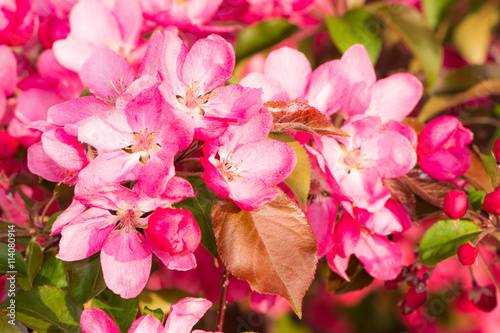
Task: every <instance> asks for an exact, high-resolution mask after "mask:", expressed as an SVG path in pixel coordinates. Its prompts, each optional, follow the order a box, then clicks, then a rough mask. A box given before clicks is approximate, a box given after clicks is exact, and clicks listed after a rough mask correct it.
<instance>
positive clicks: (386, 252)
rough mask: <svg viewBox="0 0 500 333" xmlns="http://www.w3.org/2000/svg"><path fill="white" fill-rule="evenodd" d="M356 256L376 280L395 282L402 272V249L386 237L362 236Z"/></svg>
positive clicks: (375, 235)
mask: <svg viewBox="0 0 500 333" xmlns="http://www.w3.org/2000/svg"><path fill="white" fill-rule="evenodd" d="M354 254H355V255H356V257H358V259H359V260H360V261H361V262H362V263H363V264H364V265H365V269H366V271H367V272H368V274H370V275H371V276H373V277H374V278H376V279H381V280H393V279H395V278H396V277H397V276H398V274H399V272H401V258H402V254H401V249H400V248H399V246H398V245H397V244H396V243H393V242H390V241H389V240H388V239H387V238H386V237H385V236H380V235H377V234H373V235H367V234H362V236H361V241H360V242H359V244H358V246H357V247H356V251H355V252H354Z"/></svg>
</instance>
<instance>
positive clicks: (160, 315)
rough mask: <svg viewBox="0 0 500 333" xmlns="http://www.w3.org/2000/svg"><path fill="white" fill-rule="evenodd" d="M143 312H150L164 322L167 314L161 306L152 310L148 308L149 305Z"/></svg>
mask: <svg viewBox="0 0 500 333" xmlns="http://www.w3.org/2000/svg"><path fill="white" fill-rule="evenodd" d="M143 314H144V315H146V314H150V315H152V316H153V317H155V318H156V319H158V320H159V321H161V322H162V323H163V320H164V319H165V314H164V313H163V310H162V309H160V308H158V309H154V310H151V309H150V308H148V307H147V306H145V307H144V311H143Z"/></svg>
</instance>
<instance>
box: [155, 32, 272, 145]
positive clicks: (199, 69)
mask: <svg viewBox="0 0 500 333" xmlns="http://www.w3.org/2000/svg"><path fill="white" fill-rule="evenodd" d="M234 63H235V56H234V50H233V48H232V47H231V45H230V44H229V43H228V42H226V41H225V40H224V39H223V38H222V37H220V36H217V35H210V36H208V37H207V38H203V39H200V40H198V41H197V42H196V43H195V44H194V45H193V46H192V47H191V49H190V50H189V51H188V50H187V48H186V46H185V45H184V43H183V42H182V40H181V39H180V38H179V37H177V36H176V35H174V34H173V33H171V32H168V31H167V32H165V33H164V38H163V44H162V51H161V54H160V61H159V63H158V69H159V72H160V76H161V79H162V80H163V81H162V83H161V85H160V88H159V89H160V91H161V93H162V95H163V97H164V98H165V100H166V101H167V102H168V103H169V104H170V105H172V106H173V107H174V109H175V110H177V111H178V112H179V113H185V114H188V115H189V116H191V117H192V119H193V120H192V121H193V123H194V126H195V134H194V138H195V139H198V140H211V139H215V138H216V137H218V136H220V135H221V134H222V133H224V131H225V130H226V128H227V126H228V125H229V124H244V123H246V122H247V121H248V120H249V119H250V118H251V117H253V116H254V115H255V114H256V113H257V112H258V111H259V109H260V107H261V105H262V101H261V94H262V93H261V91H260V89H252V88H244V87H242V86H240V85H238V84H231V85H228V86H224V83H225V82H226V81H228V80H229V79H230V78H231V76H232V73H233V69H234Z"/></svg>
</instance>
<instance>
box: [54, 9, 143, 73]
mask: <svg viewBox="0 0 500 333" xmlns="http://www.w3.org/2000/svg"><path fill="white" fill-rule="evenodd" d="M69 25H70V30H71V31H70V33H69V35H68V36H67V37H66V38H65V39H60V40H57V41H55V42H54V45H53V49H54V53H55V56H56V58H57V61H59V63H61V64H62V65H63V66H64V67H66V68H68V69H70V70H73V71H75V72H79V71H80V69H81V66H82V64H83V63H84V62H85V60H86V59H87V58H88V57H90V55H91V54H92V52H94V51H95V50H96V49H100V48H108V49H111V50H113V51H115V52H116V53H118V54H119V55H121V56H123V57H125V58H127V59H128V60H130V61H131V62H134V61H135V62H137V59H135V58H136V56H137V55H136V54H135V53H136V52H137V51H136V49H137V45H138V43H139V40H140V32H141V26H142V13H141V9H140V6H139V2H138V0H131V1H119V0H111V1H104V0H82V1H79V2H78V3H77V4H76V5H75V6H74V7H73V9H72V10H71V13H70V16H69Z"/></svg>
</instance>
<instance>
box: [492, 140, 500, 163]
mask: <svg viewBox="0 0 500 333" xmlns="http://www.w3.org/2000/svg"><path fill="white" fill-rule="evenodd" d="M493 156H495V158H496V159H497V161H498V162H500V139H496V140H495V143H494V144H493Z"/></svg>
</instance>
